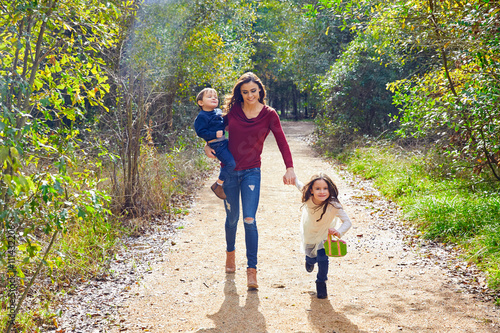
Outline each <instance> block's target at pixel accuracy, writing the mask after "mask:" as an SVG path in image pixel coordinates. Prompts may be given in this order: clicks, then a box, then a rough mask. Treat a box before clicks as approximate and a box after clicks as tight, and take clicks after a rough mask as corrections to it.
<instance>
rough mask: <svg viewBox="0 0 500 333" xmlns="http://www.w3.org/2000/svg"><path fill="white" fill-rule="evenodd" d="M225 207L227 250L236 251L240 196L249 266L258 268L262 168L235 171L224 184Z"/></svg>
mask: <svg viewBox="0 0 500 333" xmlns="http://www.w3.org/2000/svg"><path fill="white" fill-rule="evenodd" d="M223 186H224V193H226V200H224V207H225V208H226V224H225V228H226V246H227V248H226V250H227V251H228V252H231V251H234V249H235V247H234V245H235V241H236V230H237V228H238V220H239V218H240V194H241V207H242V210H243V225H244V227H245V244H246V248H247V266H248V267H249V268H257V248H258V244H259V233H258V232H257V222H256V219H255V214H256V213H257V207H258V206H259V198H260V168H253V169H247V170H236V171H233V172H232V173H231V174H230V176H229V177H228V178H227V179H226V181H225V182H224V185H223Z"/></svg>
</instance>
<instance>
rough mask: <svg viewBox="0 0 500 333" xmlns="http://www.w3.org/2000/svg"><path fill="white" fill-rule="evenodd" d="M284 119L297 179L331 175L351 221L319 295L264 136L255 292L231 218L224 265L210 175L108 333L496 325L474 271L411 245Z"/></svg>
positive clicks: (376, 203)
mask: <svg viewBox="0 0 500 333" xmlns="http://www.w3.org/2000/svg"><path fill="white" fill-rule="evenodd" d="M283 126H284V128H285V133H286V135H287V138H288V140H289V143H290V147H291V150H292V154H293V158H294V164H295V171H296V174H297V175H298V177H299V178H300V179H301V180H303V181H307V179H308V178H309V177H310V176H311V175H312V174H314V173H317V172H319V171H323V172H326V173H327V174H329V175H330V176H332V178H333V179H334V181H335V182H336V183H337V185H338V187H339V190H340V200H341V202H342V203H343V205H344V209H345V210H346V212H347V214H348V215H349V216H350V218H351V220H352V222H353V228H351V230H350V231H349V232H348V233H347V234H346V236H345V237H344V239H345V240H346V241H347V243H348V246H349V248H348V251H349V253H348V255H347V256H346V257H343V258H331V259H330V273H329V280H328V282H327V286H328V299H324V300H320V299H317V298H316V295H315V284H314V280H315V275H316V269H317V268H316V269H315V271H314V272H313V273H307V272H306V271H305V269H304V255H303V254H302V253H300V252H299V250H298V249H299V245H298V244H299V243H298V239H299V234H298V226H299V220H300V206H301V203H300V193H299V191H298V190H297V189H296V188H295V187H294V186H285V185H283V182H282V176H283V174H284V171H285V167H284V164H283V160H282V158H281V155H280V153H279V151H278V149H277V146H276V143H275V140H274V138H273V137H272V135H270V137H269V138H268V140H267V142H266V144H265V148H264V153H263V155H262V158H263V160H262V190H261V201H260V206H259V210H258V213H257V223H258V227H259V257H258V258H259V264H258V274H257V277H258V282H259V290H258V291H247V288H246V266H245V264H246V259H245V255H244V253H245V244H244V230H243V226H242V222H241V221H240V225H239V229H238V234H237V243H236V263H237V271H236V273H235V274H228V275H226V274H225V273H224V260H225V241H224V216H225V214H224V208H223V202H222V201H221V200H219V199H218V198H216V197H215V196H214V195H213V194H212V192H211V191H210V189H209V185H210V184H211V181H213V179H214V178H215V175H214V177H212V179H210V180H209V181H207V184H206V186H205V187H204V188H203V189H202V190H200V191H199V192H198V193H197V196H196V200H195V203H194V205H193V206H192V208H191V211H190V213H189V215H188V216H186V218H185V219H184V221H182V225H183V230H182V231H180V232H178V233H177V234H176V235H175V236H174V242H173V243H175V245H174V246H171V247H170V251H169V252H168V253H166V254H165V255H164V257H163V262H159V263H157V264H155V265H154V266H152V267H151V271H150V274H145V275H144V278H143V279H142V280H141V281H140V282H139V283H138V284H136V285H134V287H132V288H131V289H130V290H129V291H127V293H129V295H131V297H130V298H129V299H127V300H125V301H124V303H123V304H122V306H123V307H122V308H121V310H120V311H119V318H120V319H119V320H116V321H115V324H114V326H112V328H111V331H112V332H337V333H339V332H470V333H477V332H500V321H499V318H498V317H499V316H498V314H499V311H498V308H495V306H494V305H493V303H492V302H491V301H481V300H478V299H476V298H475V297H474V295H473V294H471V293H468V292H466V291H467V288H462V287H461V284H475V287H474V288H475V289H478V288H479V289H481V288H484V282H483V280H484V277H482V276H481V275H480V274H479V275H477V276H476V277H474V278H473V279H471V281H475V282H464V280H463V279H462V278H461V277H460V275H461V273H460V272H459V271H457V267H458V266H460V265H465V266H469V265H467V263H459V262H457V261H456V259H450V258H449V256H450V255H449V253H448V252H447V251H444V250H443V249H441V248H439V247H435V246H429V245H425V243H421V242H418V241H415V240H416V239H417V238H415V236H414V230H411V228H409V227H405V225H404V224H402V223H401V222H398V219H397V216H398V211H397V207H396V206H395V205H394V204H391V203H388V202H387V201H383V200H381V199H380V198H379V196H378V195H377V193H376V191H375V190H374V189H373V188H371V187H370V185H369V183H359V182H357V181H355V180H354V178H353V177H352V176H349V175H348V174H347V173H344V172H343V171H342V170H341V169H340V168H338V167H335V166H332V165H331V163H328V162H327V161H325V160H323V159H322V158H320V157H318V156H317V155H316V154H315V153H313V151H312V150H311V148H310V147H309V145H308V144H307V143H306V142H305V141H304V138H305V137H306V136H307V134H309V133H310V132H311V131H312V124H310V123H284V124H283ZM412 244H413V245H414V246H412ZM415 244H416V245H415ZM422 244H423V245H422ZM457 272H458V273H457ZM474 288H472V289H474ZM132 295H133V296H132Z"/></svg>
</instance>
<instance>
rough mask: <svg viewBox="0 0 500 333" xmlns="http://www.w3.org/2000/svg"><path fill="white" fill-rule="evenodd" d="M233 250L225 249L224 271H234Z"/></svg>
mask: <svg viewBox="0 0 500 333" xmlns="http://www.w3.org/2000/svg"><path fill="white" fill-rule="evenodd" d="M234 261H235V251H231V252H227V251H226V273H234V272H235V271H236V263H235V262H234Z"/></svg>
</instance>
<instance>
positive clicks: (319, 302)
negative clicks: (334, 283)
mask: <svg viewBox="0 0 500 333" xmlns="http://www.w3.org/2000/svg"><path fill="white" fill-rule="evenodd" d="M307 317H308V319H309V322H310V323H311V326H312V327H314V329H315V332H321V333H323V332H324V333H326V332H328V333H365V332H366V331H361V330H359V328H358V326H356V325H354V324H353V323H352V322H351V321H350V320H349V319H348V318H347V317H346V316H344V315H343V314H341V313H338V312H335V310H334V309H333V306H332V304H331V303H330V301H329V300H328V299H318V298H317V297H316V294H312V295H311V311H309V313H308V314H307Z"/></svg>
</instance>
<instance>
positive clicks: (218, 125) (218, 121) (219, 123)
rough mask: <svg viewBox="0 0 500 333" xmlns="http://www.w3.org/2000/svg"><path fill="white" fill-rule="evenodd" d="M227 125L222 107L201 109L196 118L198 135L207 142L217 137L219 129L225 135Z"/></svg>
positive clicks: (195, 125) (195, 123)
mask: <svg viewBox="0 0 500 333" xmlns="http://www.w3.org/2000/svg"><path fill="white" fill-rule="evenodd" d="M225 127H226V126H225V125H224V118H222V110H221V109H215V110H213V111H203V110H201V111H200V113H198V116H197V117H196V119H195V120H194V130H195V131H196V135H198V136H199V137H200V138H202V139H203V140H205V141H207V142H208V141H210V140H214V139H217V131H221V130H222V131H223V132H222V134H223V135H224V128H225Z"/></svg>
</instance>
